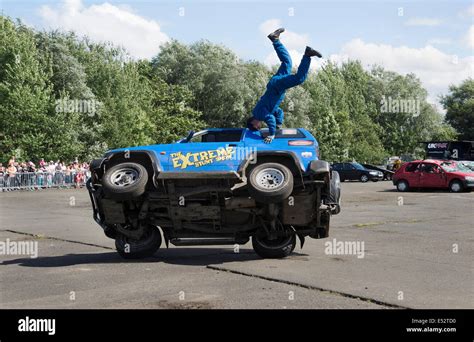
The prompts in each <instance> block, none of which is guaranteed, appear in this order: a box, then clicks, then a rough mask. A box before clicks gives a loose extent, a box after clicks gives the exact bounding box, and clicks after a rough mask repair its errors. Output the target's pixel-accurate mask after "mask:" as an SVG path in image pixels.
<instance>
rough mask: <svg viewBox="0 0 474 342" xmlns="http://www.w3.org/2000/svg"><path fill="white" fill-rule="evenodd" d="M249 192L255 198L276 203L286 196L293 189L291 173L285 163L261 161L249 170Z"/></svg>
mask: <svg viewBox="0 0 474 342" xmlns="http://www.w3.org/2000/svg"><path fill="white" fill-rule="evenodd" d="M248 181H249V192H250V195H251V196H252V197H253V198H255V200H257V201H259V202H263V203H277V202H281V201H283V200H284V199H286V198H288V197H289V196H290V195H291V193H292V191H293V174H292V173H291V171H290V169H289V168H288V167H286V166H285V165H282V164H279V163H263V164H260V165H257V166H255V167H254V168H253V169H252V170H250V174H249V176H248Z"/></svg>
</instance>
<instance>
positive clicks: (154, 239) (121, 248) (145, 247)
mask: <svg viewBox="0 0 474 342" xmlns="http://www.w3.org/2000/svg"><path fill="white" fill-rule="evenodd" d="M161 241H162V239H161V233H160V230H159V229H158V228H157V227H154V226H149V227H148V228H147V229H146V231H145V233H144V235H143V236H142V237H141V238H140V239H139V240H134V239H131V238H128V237H126V236H125V235H122V234H118V235H117V237H116V239H115V248H116V249H117V252H118V254H119V255H120V256H121V257H122V258H124V259H142V258H146V257H149V256H152V255H153V254H155V252H156V251H157V250H158V248H160V246H161Z"/></svg>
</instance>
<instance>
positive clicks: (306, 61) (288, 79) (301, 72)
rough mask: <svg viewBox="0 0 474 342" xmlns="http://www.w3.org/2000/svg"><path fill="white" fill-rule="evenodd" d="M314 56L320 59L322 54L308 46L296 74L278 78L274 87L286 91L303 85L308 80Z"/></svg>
mask: <svg viewBox="0 0 474 342" xmlns="http://www.w3.org/2000/svg"><path fill="white" fill-rule="evenodd" d="M312 56H318V57H320V56H321V54H320V53H319V52H317V51H316V50H314V49H312V48H310V47H309V46H307V47H306V51H305V53H304V56H303V58H302V59H301V63H300V65H299V66H298V71H297V72H296V74H294V75H287V76H283V77H280V78H276V79H275V80H274V83H273V84H274V86H275V87H276V88H277V89H278V90H279V91H284V90H286V89H289V88H292V87H295V86H297V85H299V84H301V83H303V82H304V81H305V80H306V77H308V71H309V66H310V65H311V57H312Z"/></svg>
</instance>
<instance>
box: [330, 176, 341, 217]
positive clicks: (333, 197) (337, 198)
mask: <svg viewBox="0 0 474 342" xmlns="http://www.w3.org/2000/svg"><path fill="white" fill-rule="evenodd" d="M329 202H330V203H334V204H336V207H335V208H334V211H333V212H332V214H334V215H337V214H339V212H340V211H341V180H340V178H339V172H337V171H332V173H331V183H330V188H329Z"/></svg>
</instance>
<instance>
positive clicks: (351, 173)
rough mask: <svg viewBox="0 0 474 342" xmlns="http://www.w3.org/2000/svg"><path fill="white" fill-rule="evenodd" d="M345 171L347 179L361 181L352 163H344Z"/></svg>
mask: <svg viewBox="0 0 474 342" xmlns="http://www.w3.org/2000/svg"><path fill="white" fill-rule="evenodd" d="M344 171H345V173H346V174H347V178H346V179H350V180H355V179H359V177H358V172H357V169H356V168H355V167H354V165H352V164H351V163H344Z"/></svg>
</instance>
